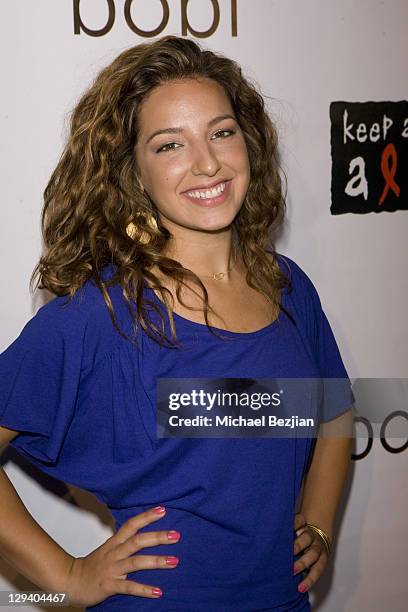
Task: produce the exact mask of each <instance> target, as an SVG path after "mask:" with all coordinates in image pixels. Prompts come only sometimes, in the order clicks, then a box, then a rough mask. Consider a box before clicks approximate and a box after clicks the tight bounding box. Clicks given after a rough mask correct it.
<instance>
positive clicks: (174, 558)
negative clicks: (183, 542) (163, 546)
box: [166, 557, 180, 565]
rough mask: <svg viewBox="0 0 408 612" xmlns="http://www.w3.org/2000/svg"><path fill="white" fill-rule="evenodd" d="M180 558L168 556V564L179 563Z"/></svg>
mask: <svg viewBox="0 0 408 612" xmlns="http://www.w3.org/2000/svg"><path fill="white" fill-rule="evenodd" d="M179 560H180V559H178V558H177V557H166V563H167V565H177V564H178V562H179Z"/></svg>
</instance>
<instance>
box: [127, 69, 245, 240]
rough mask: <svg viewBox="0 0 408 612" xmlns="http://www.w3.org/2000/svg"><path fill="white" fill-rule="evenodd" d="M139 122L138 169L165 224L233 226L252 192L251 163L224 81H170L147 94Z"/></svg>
mask: <svg viewBox="0 0 408 612" xmlns="http://www.w3.org/2000/svg"><path fill="white" fill-rule="evenodd" d="M139 124H140V130H139V139H138V143H137V145H136V150H135V153H136V161H137V165H138V168H139V173H138V176H139V179H140V182H141V184H142V186H143V187H144V189H145V190H146V191H147V193H148V194H149V196H150V198H151V199H152V200H153V202H154V204H155V205H156V207H157V210H158V213H159V215H160V217H161V221H162V223H163V225H165V226H166V227H168V229H169V230H170V231H172V230H173V233H179V234H180V232H184V231H187V230H188V231H191V230H196V231H197V230H198V231H201V232H211V231H217V230H225V229H227V228H228V227H229V226H230V225H231V223H232V221H233V220H234V218H235V216H236V215H237V213H238V212H239V210H240V208H241V206H242V203H243V201H244V199H245V195H246V192H247V190H248V186H249V180H250V167H249V160H248V154H247V148H246V143H245V140H244V135H243V133H242V131H241V129H240V127H239V125H238V123H237V121H236V119H235V113H234V111H233V109H232V106H231V104H230V102H229V99H228V97H227V95H226V93H225V92H224V89H223V88H222V87H221V86H220V85H219V84H218V83H217V82H215V81H213V80H210V79H204V78H203V79H200V80H195V79H186V80H180V81H171V82H169V83H163V84H161V85H159V86H158V87H156V88H155V89H154V90H152V92H151V93H150V95H149V96H148V97H147V98H146V99H145V100H144V102H143V104H142V106H141V109H140V112H139ZM169 128H170V129H171V131H170V130H169ZM162 130H167V132H165V133H159V134H156V135H154V134H155V132H158V131H162ZM212 186H215V187H214V190H212V189H211V188H212Z"/></svg>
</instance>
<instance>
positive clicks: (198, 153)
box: [191, 143, 221, 176]
mask: <svg viewBox="0 0 408 612" xmlns="http://www.w3.org/2000/svg"><path fill="white" fill-rule="evenodd" d="M220 168H221V164H220V162H219V160H218V158H217V156H216V154H215V151H214V150H213V149H212V148H211V145H210V144H208V143H206V144H203V145H198V146H196V147H195V149H194V151H193V160H192V167H191V171H192V173H193V174H194V176H198V175H199V174H207V175H208V176H213V175H214V174H216V173H217V172H218V170H219V169H220Z"/></svg>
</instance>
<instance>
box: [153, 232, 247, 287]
mask: <svg viewBox="0 0 408 612" xmlns="http://www.w3.org/2000/svg"><path fill="white" fill-rule="evenodd" d="M165 254H166V256H167V257H171V258H172V259H175V260H176V261H179V262H180V263H181V264H182V265H183V266H184V267H185V268H188V269H189V270H192V271H193V272H194V273H195V274H197V276H198V277H200V276H202V277H206V278H207V277H212V275H213V274H216V275H221V274H223V275H224V276H222V279H223V280H225V279H228V278H229V276H230V274H231V273H232V272H233V271H234V270H235V269H236V268H237V266H238V264H239V262H235V261H234V258H233V248H232V240H231V231H230V230H228V231H225V232H223V233H217V234H215V233H208V234H204V233H199V232H191V233H190V234H187V235H174V232H173V237H172V239H171V241H170V243H169V246H168V249H167V250H166V253H165Z"/></svg>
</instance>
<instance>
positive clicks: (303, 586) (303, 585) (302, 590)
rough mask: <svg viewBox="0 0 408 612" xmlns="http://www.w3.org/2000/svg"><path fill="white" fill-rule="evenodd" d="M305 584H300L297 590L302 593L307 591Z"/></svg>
mask: <svg viewBox="0 0 408 612" xmlns="http://www.w3.org/2000/svg"><path fill="white" fill-rule="evenodd" d="M307 588H308V587H307V584H302V586H300V587H299V591H301V592H302V593H304V592H305V591H307Z"/></svg>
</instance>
